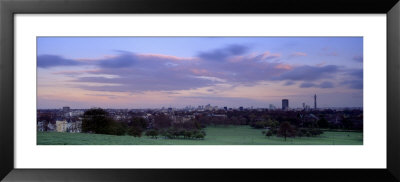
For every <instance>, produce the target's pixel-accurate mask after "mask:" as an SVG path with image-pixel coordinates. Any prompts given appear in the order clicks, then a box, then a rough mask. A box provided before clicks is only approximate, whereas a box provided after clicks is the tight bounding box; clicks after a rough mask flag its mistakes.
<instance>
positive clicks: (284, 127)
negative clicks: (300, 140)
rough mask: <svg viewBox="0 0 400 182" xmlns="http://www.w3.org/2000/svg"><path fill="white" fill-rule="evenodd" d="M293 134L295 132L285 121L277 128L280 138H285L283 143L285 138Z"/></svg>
mask: <svg viewBox="0 0 400 182" xmlns="http://www.w3.org/2000/svg"><path fill="white" fill-rule="evenodd" d="M295 132H296V131H295V130H294V129H293V127H292V125H290V123H289V122H287V121H285V122H283V123H282V124H281V126H280V127H279V131H278V134H279V135H280V136H283V137H285V141H286V137H291V136H294V134H295Z"/></svg>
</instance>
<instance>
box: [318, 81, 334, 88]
mask: <svg viewBox="0 0 400 182" xmlns="http://www.w3.org/2000/svg"><path fill="white" fill-rule="evenodd" d="M318 86H319V88H333V83H332V82H328V81H325V82H322V83H321V84H319V85H318Z"/></svg>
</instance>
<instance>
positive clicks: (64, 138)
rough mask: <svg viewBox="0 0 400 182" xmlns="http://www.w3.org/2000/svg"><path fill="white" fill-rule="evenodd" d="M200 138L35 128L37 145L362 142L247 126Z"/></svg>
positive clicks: (357, 137)
mask: <svg viewBox="0 0 400 182" xmlns="http://www.w3.org/2000/svg"><path fill="white" fill-rule="evenodd" d="M205 130H206V133H207V136H206V137H205V139H204V140H195V139H163V138H158V139H153V138H150V137H146V136H143V137H141V138H135V137H132V136H114V135H100V134H86V133H58V132H38V133H37V144H38V145H362V144H363V133H361V132H333V131H326V132H324V134H322V135H320V136H318V137H296V138H287V141H285V140H284V138H281V137H275V136H272V137H270V138H266V137H265V136H263V135H262V134H261V131H262V130H258V129H252V128H250V127H249V126H227V127H224V126H220V127H207V128H206V129H205Z"/></svg>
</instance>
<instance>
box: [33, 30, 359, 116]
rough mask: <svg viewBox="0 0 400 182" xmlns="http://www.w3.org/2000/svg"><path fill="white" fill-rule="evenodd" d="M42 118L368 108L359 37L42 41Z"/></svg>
mask: <svg viewBox="0 0 400 182" xmlns="http://www.w3.org/2000/svg"><path fill="white" fill-rule="evenodd" d="M37 41H38V42H37V45H38V47H37V66H38V69H37V78H38V80H37V88H38V89H37V101H38V102H37V103H38V109H51V108H61V107H63V106H70V107H71V108H81V109H84V108H91V107H102V108H132V109H134V108H161V107H176V108H181V107H185V106H189V105H192V106H194V107H197V106H198V105H207V104H211V105H215V106H219V107H224V106H228V107H240V106H243V107H251V106H253V107H255V108H257V107H260V108H268V106H269V104H273V105H275V106H277V107H279V106H280V105H281V100H282V99H289V101H290V108H300V107H301V106H302V103H306V104H307V105H310V106H313V104H314V98H313V97H314V94H317V96H318V107H321V108H323V107H362V106H363V69H362V68H363V39H362V37H38V38H37Z"/></svg>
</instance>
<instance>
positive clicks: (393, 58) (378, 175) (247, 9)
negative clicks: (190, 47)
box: [0, 0, 400, 181]
mask: <svg viewBox="0 0 400 182" xmlns="http://www.w3.org/2000/svg"><path fill="white" fill-rule="evenodd" d="M19 13H21V14H26V13H28V14H31V13H70V14H76V13H79V14H82V13H83V14H86V13H101V14H103V13H118V14H120V13H191V14H192V13H200V14H205V13H234V14H246V13H262V14H264V13H314V14H319V13H351V14H354V13H382V14H386V15H387V98H382V99H386V100H387V168H386V169H57V170H56V169H15V168H14V106H15V105H14V91H15V90H14V16H13V15H14V14H19ZM316 16H318V15H316ZM399 17H400V3H399V2H398V0H386V1H378V0H324V1H322V0H303V1H294V0H264V1H261V0H246V1H241V0H218V1H216V0H214V1H213V0H168V1H166V0H146V1H144V0H130V1H128V0H96V1H95V0H80V1H76V0H14V1H11V0H0V40H1V42H0V46H1V47H0V87H1V90H0V167H1V168H0V179H3V180H5V181H218V180H224V181H225V180H227V179H229V180H240V181H256V180H257V181H259V180H263V179H265V180H270V181H294V180H296V181H299V180H300V181H400V148H399V146H400V145H399V143H400V141H399V139H400V123H399V121H400V120H399V119H400V112H399V104H400V98H399V91H400V84H399V78H400V71H399V69H400V57H399V56H400V44H399V43H400V36H399V34H400V33H399V31H400V24H399V22H400V19H399ZM384 119H385V118H382V120H384ZM366 160H367V159H366Z"/></svg>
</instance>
